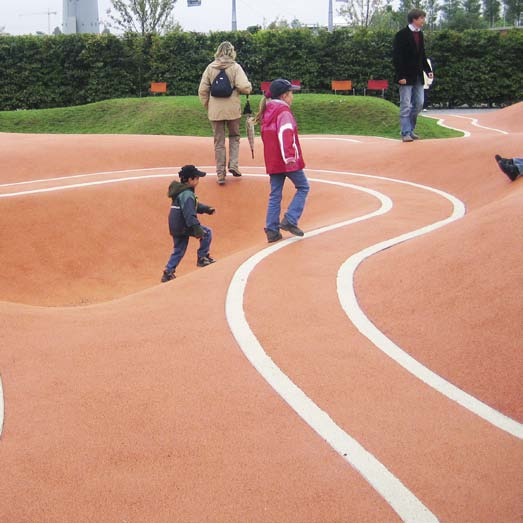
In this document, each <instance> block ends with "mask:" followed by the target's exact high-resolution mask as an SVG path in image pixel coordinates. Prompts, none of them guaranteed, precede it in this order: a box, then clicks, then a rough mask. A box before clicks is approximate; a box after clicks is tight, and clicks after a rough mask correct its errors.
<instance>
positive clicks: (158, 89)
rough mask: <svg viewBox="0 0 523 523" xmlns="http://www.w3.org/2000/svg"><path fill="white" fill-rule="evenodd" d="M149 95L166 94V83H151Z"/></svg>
mask: <svg viewBox="0 0 523 523" xmlns="http://www.w3.org/2000/svg"><path fill="white" fill-rule="evenodd" d="M149 91H151V93H155V94H157V93H166V92H167V82H151V87H150V88H149Z"/></svg>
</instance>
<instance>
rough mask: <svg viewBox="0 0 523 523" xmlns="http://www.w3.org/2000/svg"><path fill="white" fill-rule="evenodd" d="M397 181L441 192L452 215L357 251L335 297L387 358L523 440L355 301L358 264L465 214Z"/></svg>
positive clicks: (512, 425)
mask: <svg viewBox="0 0 523 523" xmlns="http://www.w3.org/2000/svg"><path fill="white" fill-rule="evenodd" d="M396 182H397V183H408V184H409V185H415V186H418V187H421V188H424V189H426V190H429V191H432V192H436V193H438V194H440V195H442V196H443V197H444V198H446V199H448V200H449V201H450V202H451V203H452V205H453V208H454V210H453V212H452V215H451V216H450V217H449V218H447V219H445V220H441V221H438V222H435V223H433V224H431V225H428V226H426V227H422V228H421V229H417V230H415V231H413V232H410V233H406V234H402V235H400V236H397V237H396V238H392V239H390V240H386V241H383V242H380V243H377V244H375V245H372V246H370V247H367V248H366V249H363V250H361V251H360V252H358V253H356V254H354V255H352V256H351V257H350V258H349V259H348V260H347V261H346V262H345V263H344V264H343V265H342V266H341V267H340V270H339V271H338V278H337V289H338V297H339V300H340V303H341V305H342V308H343V309H344V311H345V313H346V314H347V316H348V317H349V319H350V320H351V322H352V323H353V324H354V325H355V326H356V328H357V329H358V330H359V331H360V332H361V333H362V334H363V335H364V336H365V337H366V338H368V339H369V340H370V341H371V342H372V343H373V344H374V345H375V346H376V347H377V348H378V349H380V350H381V351H382V352H384V353H385V354H387V355H388V356H389V357H390V358H392V359H393V360H394V361H396V362H397V363H398V364H399V365H401V366H402V367H403V368H404V369H406V370H407V371H408V372H410V373H411V374H412V375H414V376H415V377H417V378H418V379H420V380H421V381H423V382H424V383H425V384H427V385H429V386H430V387H432V388H433V389H435V390H437V391H438V392H440V393H441V394H443V395H444V396H446V397H447V398H449V399H451V400H453V401H455V402H456V403H458V404H459V405H461V406H462V407H464V408H466V409H467V410H468V411H470V412H472V413H474V414H476V415H477V416H479V417H481V418H483V419H484V420H485V421H487V422H489V423H490V424H492V425H494V426H495V427H497V428H499V429H501V430H503V431H505V432H507V433H509V434H511V435H513V436H515V437H517V438H519V439H523V424H521V423H518V422H517V421H515V420H513V419H512V418H510V417H508V416H506V415H505V414H503V413H502V412H499V411H497V410H496V409H493V408H492V407H489V406H488V405H486V404H485V403H483V402H482V401H480V400H478V399H477V398H475V397H474V396H471V395H470V394H468V393H467V392H465V391H463V390H462V389H460V388H458V387H456V386H455V385H453V384H452V383H450V382H448V381H447V380H445V379H444V378H442V377H441V376H439V375H438V374H436V373H435V372H433V371H431V370H430V369H429V368H427V367H425V366H424V365H422V364H421V363H420V362H418V361H417V360H415V359H414V358H413V357H412V356H410V355H409V354H408V353H407V352H405V351H404V350H403V349H401V348H400V347H399V346H398V345H396V344H395V343H394V342H393V341H392V340H391V339H390V338H388V337H387V336H386V335H385V334H383V332H381V331H380V330H379V329H378V328H377V327H376V326H375V325H374V324H373V323H372V322H371V321H370V320H369V318H368V317H367V316H366V315H365V313H364V312H363V310H362V309H361V307H360V306H359V303H358V300H357V298H356V292H355V289H354V273H355V272H356V269H357V268H358V266H359V264H360V263H361V262H362V261H364V260H365V259H366V258H368V257H370V256H372V255H373V254H376V253H377V252H380V251H382V250H384V249H388V248H389V247H392V246H394V245H398V244H399V243H402V242H404V241H407V240H411V239H412V238H416V237H418V236H422V235H424V234H427V233H428V232H431V231H434V230H436V229H438V228H440V227H443V226H445V225H447V224H448V223H450V222H453V221H455V220H457V219H459V218H461V217H462V216H463V215H464V206H463V204H462V202H460V201H459V200H458V199H457V198H455V197H454V196H451V195H450V194H447V193H445V192H443V191H440V190H437V189H434V188H432V187H428V186H423V185H418V184H414V183H412V182H405V181H402V180H396Z"/></svg>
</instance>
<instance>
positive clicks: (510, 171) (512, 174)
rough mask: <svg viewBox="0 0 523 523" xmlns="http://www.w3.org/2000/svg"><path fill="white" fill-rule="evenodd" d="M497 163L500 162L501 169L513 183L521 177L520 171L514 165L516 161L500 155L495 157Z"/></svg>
mask: <svg viewBox="0 0 523 523" xmlns="http://www.w3.org/2000/svg"><path fill="white" fill-rule="evenodd" d="M494 158H495V159H496V162H498V166H499V168H500V169H501V170H502V171H503V172H504V173H505V174H506V175H507V176H508V177H509V178H510V180H511V181H514V180H515V179H516V178H517V177H518V176H519V170H518V168H517V167H516V166H515V165H514V161H513V160H512V159H509V158H502V157H501V156H500V155H499V154H496V156H494Z"/></svg>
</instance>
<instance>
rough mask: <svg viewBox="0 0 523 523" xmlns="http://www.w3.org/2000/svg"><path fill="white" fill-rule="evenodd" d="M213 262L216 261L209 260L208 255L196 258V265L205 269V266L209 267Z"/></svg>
mask: <svg viewBox="0 0 523 523" xmlns="http://www.w3.org/2000/svg"><path fill="white" fill-rule="evenodd" d="M215 261H216V260H215V259H214V258H211V257H210V256H209V255H207V256H202V257H201V258H198V261H197V262H196V265H197V266H198V267H207V265H210V264H211V263H214V262H215Z"/></svg>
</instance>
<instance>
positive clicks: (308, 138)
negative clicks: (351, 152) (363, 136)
mask: <svg viewBox="0 0 523 523" xmlns="http://www.w3.org/2000/svg"><path fill="white" fill-rule="evenodd" d="M300 140H301V141H303V140H325V141H329V142H333V141H335V142H351V143H363V142H362V141H361V140H356V139H354V138H341V137H340V138H332V137H330V136H307V135H303V136H301V137H300Z"/></svg>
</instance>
